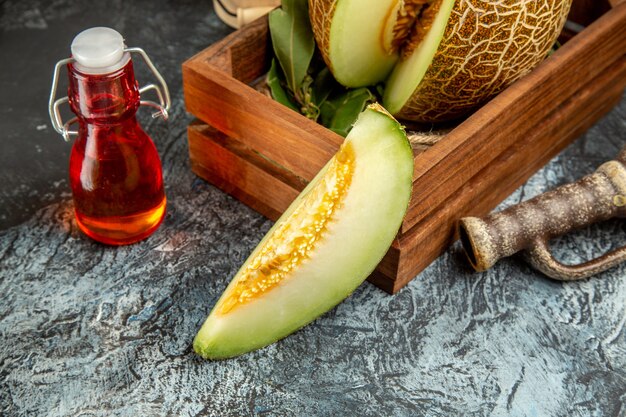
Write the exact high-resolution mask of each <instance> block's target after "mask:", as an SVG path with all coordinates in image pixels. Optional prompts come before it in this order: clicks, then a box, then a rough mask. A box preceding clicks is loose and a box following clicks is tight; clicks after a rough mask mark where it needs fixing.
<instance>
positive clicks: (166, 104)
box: [48, 48, 172, 142]
mask: <svg viewBox="0 0 626 417" xmlns="http://www.w3.org/2000/svg"><path fill="white" fill-rule="evenodd" d="M124 52H125V53H126V52H128V53H130V54H133V53H135V54H139V55H141V57H142V58H143V60H144V62H145V63H146V65H147V66H148V68H149V69H150V71H151V72H152V75H154V76H155V78H156V79H157V81H158V82H159V84H160V87H159V86H158V85H156V84H148V85H145V86H143V87H141V88H139V95H140V96H141V94H143V93H145V92H147V91H150V90H154V92H155V93H156V95H157V98H158V99H159V102H158V103H156V102H154V101H151V100H141V101H140V102H139V104H140V105H141V106H148V107H153V108H155V109H157V110H158V111H156V112H154V113H152V117H153V118H157V117H162V118H163V120H167V119H168V118H169V111H170V108H171V107H172V101H171V99H170V92H169V89H168V88H167V84H166V82H165V79H164V78H163V77H162V76H161V74H160V73H159V71H158V70H157V69H156V67H155V66H154V64H153V63H152V60H150V57H148V54H146V52H145V51H144V50H143V49H141V48H124ZM74 62H76V60H75V59H74V58H65V59H62V60H60V61H59V62H57V63H56V65H55V66H54V74H53V75H52V88H51V89H50V100H49V101H48V113H49V114H50V121H51V122H52V127H53V128H54V130H56V131H57V133H59V134H60V135H61V136H63V139H64V140H65V141H66V142H69V141H70V136H76V135H78V131H77V130H70V127H71V125H73V124H74V123H76V122H78V117H73V118H71V119H70V120H68V121H67V122H65V123H63V119H62V117H61V112H60V111H59V107H60V106H61V105H62V104H65V103H68V102H69V98H68V97H67V96H65V97H62V98H60V99H56V92H57V86H58V84H59V73H60V72H61V68H62V67H63V66H66V65H68V64H72V63H74Z"/></svg>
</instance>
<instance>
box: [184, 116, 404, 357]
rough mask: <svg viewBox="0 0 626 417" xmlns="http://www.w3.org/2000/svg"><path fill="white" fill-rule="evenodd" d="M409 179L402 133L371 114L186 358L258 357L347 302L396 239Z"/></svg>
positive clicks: (237, 280) (267, 242) (267, 241)
mask: <svg viewBox="0 0 626 417" xmlns="http://www.w3.org/2000/svg"><path fill="white" fill-rule="evenodd" d="M412 175H413V153H412V151H411V147H410V145H409V142H408V140H407V138H406V135H405V133H404V130H403V129H402V127H401V126H400V124H399V123H398V122H397V121H395V119H393V118H392V117H391V116H390V115H389V113H387V112H386V111H385V110H384V109H383V108H382V107H381V106H379V105H377V104H374V105H371V106H369V107H368V108H367V109H366V110H365V111H364V112H363V113H361V115H360V116H359V119H358V120H357V122H356V124H355V125H354V128H353V129H352V131H351V132H350V134H349V135H348V137H347V138H346V140H345V142H344V144H343V145H342V147H341V148H340V150H339V151H338V153H337V154H336V155H335V156H334V157H333V158H332V159H331V160H330V161H329V162H328V164H327V165H326V166H325V167H324V168H323V169H322V170H321V171H320V173H319V174H318V175H317V176H316V177H315V178H314V179H313V181H311V183H310V184H309V185H308V186H307V187H306V188H305V190H304V191H303V192H302V193H301V194H300V195H299V196H298V198H297V199H296V200H295V201H294V202H293V203H292V204H291V206H290V207H289V208H288V209H287V211H285V213H284V214H283V215H282V217H281V218H280V219H279V220H278V221H277V222H276V224H275V225H274V226H273V228H272V229H271V230H270V231H269V232H268V234H267V235H266V236H265V237H264V238H263V240H262V241H261V242H260V243H259V245H258V246H257V248H256V249H255V250H254V251H253V252H252V254H251V255H250V257H249V258H248V260H246V262H245V263H244V264H243V266H242V267H241V269H240V270H239V272H237V274H236V275H235V277H234V278H233V280H232V281H231V283H230V284H229V285H228V287H227V288H226V290H225V292H224V294H223V295H222V296H221V298H220V299H219V300H218V302H217V304H216V305H215V307H214V308H213V310H212V312H211V314H210V315H209V317H208V318H207V320H206V321H205V323H204V325H203V326H202V328H201V329H200V331H199V332H198V334H197V336H196V338H195V340H194V343H193V346H194V350H195V351H196V352H197V353H198V354H199V355H201V356H203V357H204V358H207V359H219V358H227V357H232V356H236V355H239V354H242V353H245V352H248V351H251V350H254V349H258V348H260V347H263V346H266V345H268V344H270V343H273V342H275V341H276V340H278V339H281V338H283V337H285V336H287V335H288V334H290V333H292V332H294V331H295V330H297V329H299V328H301V327H302V326H304V325H305V324H307V323H309V322H310V321H312V320H313V319H315V318H316V317H318V316H320V315H321V314H323V313H324V312H326V311H328V310H330V309H331V308H332V307H333V306H335V305H336V304H338V303H339V302H340V301H341V300H343V299H344V298H346V297H347V296H348V295H350V293H352V291H354V290H355V289H356V288H357V287H358V286H359V285H360V284H361V283H362V282H363V281H364V280H365V278H367V276H368V275H369V274H370V273H371V272H372V271H373V270H374V268H375V267H376V265H377V264H378V262H380V260H381V259H382V257H383V256H384V254H385V252H386V251H387V249H388V248H389V246H390V245H391V243H392V241H393V239H394V237H395V236H396V233H397V231H398V229H399V227H400V224H401V222H402V218H403V217H404V214H405V212H406V209H407V206H408V203H409V198H410V194H411V186H412Z"/></svg>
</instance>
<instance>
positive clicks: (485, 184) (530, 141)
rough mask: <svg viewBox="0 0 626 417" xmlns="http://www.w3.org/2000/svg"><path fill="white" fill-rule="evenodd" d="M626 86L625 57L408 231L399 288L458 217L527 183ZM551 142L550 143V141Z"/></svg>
mask: <svg viewBox="0 0 626 417" xmlns="http://www.w3.org/2000/svg"><path fill="white" fill-rule="evenodd" d="M625 86H626V59H625V58H622V59H621V60H620V61H619V62H617V63H615V64H614V65H613V66H612V67H611V68H609V69H608V70H607V71H606V72H604V73H603V74H601V75H600V76H599V77H598V78H597V79H596V80H595V81H594V82H593V83H590V84H589V85H587V86H586V87H585V88H583V89H582V90H580V91H579V92H577V93H576V94H574V95H573V96H572V97H571V98H570V99H569V100H568V101H567V102H566V103H564V105H563V106H562V107H561V108H559V109H558V110H557V111H555V112H554V113H553V114H552V115H550V116H549V117H547V118H545V119H544V120H542V121H541V122H539V123H537V125H536V126H535V128H534V129H531V130H530V131H528V132H527V135H526V137H525V138H524V139H523V140H519V141H518V142H516V143H515V144H514V145H513V146H511V147H510V148H508V149H507V150H506V151H505V152H503V153H501V154H500V155H499V156H497V157H496V159H494V160H493V161H492V162H491V164H490V165H488V166H487V167H485V168H484V169H483V170H482V171H481V172H479V173H478V174H477V175H475V176H474V177H473V178H471V179H470V180H469V181H467V182H466V184H465V185H464V186H463V187H462V188H461V189H460V190H459V191H458V192H457V193H455V194H454V196H453V198H450V199H449V200H448V201H446V202H444V203H442V204H441V205H440V206H439V207H437V208H436V209H435V210H433V212H432V214H431V216H429V217H427V218H426V219H424V220H423V221H421V222H420V223H418V224H417V225H415V226H414V227H413V229H412V230H411V231H409V232H408V233H406V234H403V235H402V237H401V239H400V242H399V243H398V247H397V249H398V250H399V251H400V260H399V270H398V275H397V277H396V282H395V283H394V292H395V291H398V290H399V289H400V288H402V287H403V286H404V285H406V284H407V283H408V282H409V281H410V280H411V279H413V278H414V277H415V275H416V274H418V273H419V272H421V271H422V270H423V269H424V268H426V267H427V266H428V265H429V264H430V263H431V262H432V261H433V260H435V259H436V258H437V257H438V256H439V255H440V254H441V253H442V252H443V251H445V250H446V248H447V247H448V246H449V245H450V244H451V243H452V242H453V241H454V240H456V236H455V232H456V230H455V228H456V223H457V221H458V220H459V219H460V218H461V217H464V216H471V215H473V216H482V215H485V214H487V213H488V212H489V211H491V210H492V209H493V208H494V207H495V206H497V205H498V204H499V203H500V202H501V201H502V200H503V199H504V198H506V197H507V196H508V195H510V194H511V193H512V192H513V191H515V189H517V188H518V187H519V186H520V185H522V184H523V183H524V182H525V181H526V180H527V179H528V177H530V176H531V175H532V174H533V173H534V172H535V171H536V170H538V169H539V168H541V167H542V166H543V165H545V163H547V162H548V161H549V160H550V159H551V158H552V157H554V156H555V155H556V154H557V153H558V152H559V151H561V150H562V149H563V148H564V147H565V146H567V144H569V143H570V142H571V141H572V140H574V139H575V138H577V137H578V136H580V135H581V134H582V133H584V132H585V131H586V130H587V129H588V128H589V127H591V126H592V125H593V124H594V123H595V122H596V121H597V120H598V119H600V117H602V116H603V115H605V114H606V113H608V112H609V111H610V110H611V109H612V108H613V107H614V106H615V105H616V104H617V103H618V102H619V100H620V98H621V95H622V92H623V90H624V87H625ZM546 144H548V146H546Z"/></svg>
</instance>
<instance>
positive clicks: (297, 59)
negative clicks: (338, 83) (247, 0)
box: [269, 0, 315, 95]
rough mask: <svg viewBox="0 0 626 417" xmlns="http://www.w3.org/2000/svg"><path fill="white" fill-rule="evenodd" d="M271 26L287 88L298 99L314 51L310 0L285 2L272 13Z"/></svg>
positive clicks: (284, 0)
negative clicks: (308, 1) (308, 0)
mask: <svg viewBox="0 0 626 417" xmlns="http://www.w3.org/2000/svg"><path fill="white" fill-rule="evenodd" d="M269 25H270V32H271V36H272V45H273V47H274V53H275V54H276V57H277V58H278V62H279V63H280V66H281V68H282V69H283V73H284V74H285V79H286V81H287V86H288V87H289V89H290V90H291V91H292V92H294V94H296V95H297V94H298V92H299V91H300V87H301V86H302V82H303V81H304V78H305V76H306V75H307V70H308V68H309V64H310V63H311V58H312V57H313V52H314V51H315V40H314V38H313V30H312V29H311V22H310V21H309V9H308V3H307V0H283V1H282V7H281V8H280V9H276V10H273V11H272V12H271V13H270V15H269Z"/></svg>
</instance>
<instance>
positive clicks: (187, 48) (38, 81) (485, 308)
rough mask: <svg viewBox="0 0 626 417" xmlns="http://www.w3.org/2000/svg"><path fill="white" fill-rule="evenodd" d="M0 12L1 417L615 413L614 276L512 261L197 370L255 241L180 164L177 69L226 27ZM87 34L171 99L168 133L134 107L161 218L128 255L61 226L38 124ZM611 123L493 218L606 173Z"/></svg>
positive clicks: (164, 19) (370, 292)
mask: <svg viewBox="0 0 626 417" xmlns="http://www.w3.org/2000/svg"><path fill="white" fill-rule="evenodd" d="M0 10H1V11H0V13H1V14H0V75H1V76H0V98H1V99H2V100H1V106H0V132H2V142H1V145H0V149H1V152H0V294H1V296H0V297H1V298H0V415H10V416H13V415H18V416H32V415H53V416H56V415H80V416H91V415H103V416H104V415H107V416H108V415H133V416H138V415H216V416H217V415H277V416H281V415H328V416H331V415H377V416H378V415H428V416H455V415H469V416H487V415H514V416H624V415H626V371H625V366H626V330H625V329H624V325H625V321H626V306H625V303H624V300H626V266H621V267H619V268H615V269H613V270H611V271H609V272H607V273H604V274H601V275H600V276H599V277H597V278H594V279H590V280H585V281H581V282H577V283H570V284H562V283H557V282H554V281H550V280H547V279H545V278H544V277H542V276H540V275H539V274H537V273H535V272H534V271H532V270H531V269H529V267H528V266H526V265H525V264H523V263H522V262H520V261H518V260H517V259H515V258H513V259H507V260H504V261H501V262H500V263H499V264H498V265H496V267H494V268H493V269H492V270H490V271H489V272H487V273H483V274H475V273H471V271H469V270H468V268H467V267H466V263H465V261H464V259H463V258H462V256H461V254H460V251H459V248H458V246H457V245H455V246H454V247H452V248H451V249H450V250H449V251H448V252H447V253H446V254H444V255H443V256H442V257H440V258H439V259H438V260H437V261H436V262H434V263H433V264H432V265H431V266H430V267H429V268H428V269H427V270H426V271H424V272H423V273H422V274H420V275H419V276H418V277H417V278H416V279H415V280H414V281H413V282H412V283H411V284H409V285H408V286H407V287H406V288H405V289H404V290H402V291H401V292H400V293H399V294H397V295H395V296H389V295H387V294H385V293H383V292H382V291H380V290H378V289H377V288H375V287H374V286H372V285H370V284H369V283H365V284H363V285H362V286H361V287H360V288H359V289H358V290H357V291H356V293H355V294H354V295H353V296H352V297H351V298H349V299H348V300H347V301H346V302H344V303H342V304H341V305H340V306H339V307H337V308H336V309H334V310H332V311H331V312H329V313H328V314H326V315H324V316H323V317H322V318H320V319H318V320H316V321H315V322H314V323H313V324H311V325H310V326H308V327H306V328H305V329H303V330H301V331H299V332H297V333H295V334H294V335H292V336H290V337H288V338H287V339H285V340H283V341H281V342H279V343H277V344H274V345H272V346H270V347H268V348H265V349H262V350H260V351H257V352H253V353H250V354H247V355H244V356H242V357H239V358H236V359H233V360H228V361H222V362H205V361H203V360H201V359H199V358H197V357H196V356H195V355H194V354H193V353H192V351H191V349H190V344H191V341H192V339H193V336H194V334H195V332H196V331H197V329H198V328H199V326H200V324H201V323H202V321H203V320H204V318H205V317H206V315H207V314H208V312H209V311H210V308H211V306H212V305H213V303H214V302H215V301H216V299H217V297H218V296H219V295H220V293H221V291H222V290H223V289H224V288H225V285H226V283H227V282H228V280H229V279H230V278H231V277H232V275H233V274H234V273H235V271H236V270H237V268H238V266H239V265H240V264H241V263H242V262H243V261H244V260H245V258H246V257H247V255H248V254H249V252H250V251H251V250H252V249H253V248H254V246H255V245H256V243H257V242H258V241H259V240H260V239H261V237H262V236H263V234H264V233H265V232H266V231H267V230H268V229H269V227H270V226H271V222H269V221H268V220H266V219H264V218H263V217H261V216H260V215H258V214H256V213H255V212H253V211H252V210H250V209H248V208H247V207H245V206H243V205H242V204H240V203H239V202H237V201H235V200H233V199H232V198H231V197H229V196H227V195H225V194H223V193H222V192H220V191H219V190H217V189H216V188H214V187H212V186H210V185H208V184H206V183H205V182H203V181H201V180H199V179H197V178H196V177H195V176H194V175H193V174H192V173H191V171H190V168H189V162H188V154H187V145H186V130H185V129H186V125H187V123H188V122H189V121H190V120H191V119H192V118H191V117H190V116H189V115H187V114H186V113H185V109H184V103H183V98H182V88H181V85H182V80H181V69H180V65H181V63H182V62H183V61H184V60H185V59H187V58H188V57H190V56H192V55H193V54H194V53H196V52H199V51H200V50H202V49H203V48H205V47H206V46H208V45H209V44H211V43H212V42H214V41H216V40H218V39H220V38H222V37H223V36H225V35H226V34H228V33H230V29H228V28H227V27H226V26H225V25H223V24H222V23H221V22H219V20H218V19H217V18H216V16H215V15H214V13H213V11H212V6H211V4H210V2H208V1H201V2H200V1H187V2H185V1H171V2H154V1H132V2H131V1H119V0H118V1H106V2H78V1H69V0H58V1H49V2H42V1H40V2H38V1H4V2H2V3H1V9H0ZM92 26H110V27H113V28H115V29H116V30H118V31H120V33H122V34H123V35H124V36H125V38H126V42H127V44H128V45H129V46H140V47H143V48H144V49H145V50H146V52H147V53H148V54H149V55H150V56H151V58H152V59H153V61H154V62H155V64H156V66H157V67H158V68H159V69H160V71H161V72H162V74H163V75H164V77H165V78H166V80H167V82H168V83H169V87H170V91H171V94H172V98H173V108H172V111H171V116H172V117H171V120H170V121H169V122H168V123H164V122H162V121H158V120H157V121H153V120H151V119H150V116H149V114H150V112H149V111H146V110H140V112H139V117H140V119H141V121H142V123H143V125H144V127H145V128H146V130H147V131H148V132H149V133H150V135H151V136H152V137H153V139H154V141H155V143H156V145H157V148H158V150H159V153H160V155H161V158H162V161H163V168H164V179H165V182H166V192H167V196H168V214H167V216H166V219H165V222H164V224H163V225H162V226H161V228H160V229H159V230H158V231H157V232H156V233H155V234H154V235H153V236H151V237H150V238H149V239H147V240H145V241H143V242H140V243H138V244H135V245H132V246H128V247H120V248H112V247H106V246H102V245H100V244H97V243H95V242H93V241H91V240H89V239H87V238H85V237H84V236H83V235H82V234H81V233H80V232H79V231H78V229H77V227H76V225H75V223H74V220H73V216H72V204H71V195H70V193H69V187H68V182H67V163H68V157H69V152H70V148H71V144H67V143H64V142H63V140H62V138H61V137H60V136H59V135H58V134H57V133H56V132H54V131H53V129H52V128H51V124H50V121H49V118H48V110H47V103H48V96H49V88H50V84H51V77H52V70H53V67H54V64H55V63H56V62H57V61H58V60H60V59H62V58H65V57H67V56H68V55H69V45H70V43H71V40H72V38H73V37H74V36H75V35H76V34H77V33H78V32H80V31H81V30H83V29H86V28H88V27H92ZM135 67H136V74H137V78H138V79H139V81H140V83H141V84H146V83H148V82H151V81H152V79H151V77H150V75H149V73H148V70H147V68H146V67H145V66H143V65H142V64H141V63H136V64H135ZM62 79H63V80H64V79H65V74H62ZM64 86H65V81H64V82H63V83H62V87H61V88H60V89H59V91H58V95H59V96H61V95H64V94H65V87H64ZM65 115H66V116H65V117H66V118H67V117H69V113H67V112H66V113H65ZM625 115H626V100H623V101H622V103H621V105H620V106H619V107H618V108H616V109H615V110H614V111H613V112H612V113H611V114H610V115H608V116H607V117H606V118H605V119H603V120H602V121H600V122H599V123H598V124H597V125H596V126H595V127H594V128H592V129H591V130H590V131H589V132H588V133H587V134H585V135H584V136H583V137H581V138H580V139H579V140H578V141H577V142H576V143H574V144H573V145H572V146H570V147H569V148H568V149H566V150H565V151H564V152H563V153H562V154H561V155H559V156H558V157H557V158H555V159H554V160H553V161H551V162H550V163H549V164H548V165H547V166H546V167H545V168H544V169H542V170H541V171H539V172H538V173H537V174H536V175H535V176H534V177H532V178H531V180H529V181H528V183H526V184H525V185H524V186H523V187H521V188H520V189H519V190H517V191H516V192H515V193H514V194H513V195H512V196H511V197H509V198H508V199H507V200H506V201H505V202H504V203H503V205H502V207H504V206H507V205H510V204H513V203H516V202H518V201H520V200H522V199H527V198H530V197H532V196H534V195H536V194H538V193H541V192H544V191H546V190H548V189H550V188H552V187H554V186H556V185H559V184H562V183H565V182H570V181H573V180H575V179H577V178H579V177H581V176H582V175H584V174H587V173H590V172H592V171H593V170H594V169H595V168H596V167H597V166H598V165H599V164H600V163H601V162H602V161H604V160H607V159H610V158H612V157H613V156H614V155H615V154H616V153H617V152H618V150H619V148H620V147H621V146H623V145H624V143H625V142H626V140H625V139H626V136H625V133H624V132H626V119H625ZM624 223H625V222H624V221H623V220H616V221H612V222H607V223H605V224H602V225H599V226H597V227H594V228H590V229H588V230H584V231H581V232H579V233H577V234H575V235H573V236H570V237H567V238H563V239H560V240H559V241H558V242H556V246H557V250H556V252H557V255H558V256H559V258H560V259H563V260H565V261H567V262H580V261H581V260H586V259H590V258H592V257H593V256H595V255H597V254H599V253H602V252H605V251H606V250H608V249H610V248H612V247H616V246H617V245H623V244H625V243H626V233H624V232H625V231H626V226H625V224H624Z"/></svg>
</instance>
